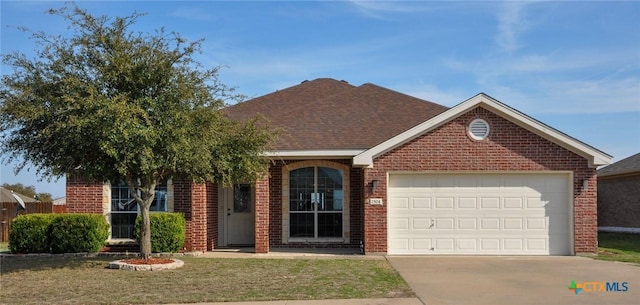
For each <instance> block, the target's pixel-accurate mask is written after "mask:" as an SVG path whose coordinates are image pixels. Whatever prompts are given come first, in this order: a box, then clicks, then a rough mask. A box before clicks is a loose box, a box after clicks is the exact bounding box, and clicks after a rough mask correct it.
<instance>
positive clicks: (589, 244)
mask: <svg viewBox="0 0 640 305" xmlns="http://www.w3.org/2000/svg"><path fill="white" fill-rule="evenodd" d="M476 118H482V119H484V120H485V121H487V122H488V123H489V125H490V128H491V133H490V135H489V137H488V138H487V139H485V140H482V141H476V140H472V139H471V138H470V137H469V136H468V135H467V126H468V124H469V123H470V122H471V121H472V120H474V119H476ZM389 171H417V172H419V171H442V172H447V171H451V172H453V171H478V172H480V171H493V172H500V171H504V172H508V171H572V172H573V190H574V191H573V200H574V201H573V214H574V219H575V220H574V234H575V244H574V249H575V252H576V253H595V252H596V251H597V210H596V192H597V180H596V171H595V169H593V168H589V166H588V162H587V160H586V159H585V158H583V157H581V156H578V155H576V154H574V153H573V152H570V151H568V150H566V149H564V148H562V147H560V146H558V145H556V144H554V143H552V142H550V141H548V140H546V139H544V138H542V137H540V136H537V135H535V134H533V133H531V132H529V131H528V130H526V129H524V128H522V127H520V126H518V125H516V124H514V123H512V122H510V121H508V120H505V119H503V118H502V117H500V116H498V115H496V114H494V113H492V112H490V111H488V110H486V109H483V108H480V107H478V108H475V109H472V110H471V111H469V112H467V113H465V114H462V115H460V116H458V117H456V118H454V119H453V120H451V121H449V122H447V123H446V124H444V125H442V126H440V127H438V128H436V129H435V130H432V131H430V132H428V133H426V134H424V135H422V136H420V137H418V138H416V139H413V140H411V141H409V142H407V143H405V144H403V145H401V146H399V147H397V148H395V149H393V150H392V151H390V152H387V153H386V154H383V155H382V156H380V157H378V158H376V159H375V160H374V165H373V168H368V169H365V174H364V185H365V186H369V185H371V183H372V181H373V180H377V181H378V187H377V188H376V190H375V192H368V193H367V196H366V198H365V201H366V200H368V199H369V198H372V197H376V198H387V192H386V189H387V172H389ZM585 179H586V180H587V181H588V187H587V189H585V190H583V184H584V182H583V181H584V180H585ZM364 219H365V222H364V232H365V236H364V240H365V251H366V253H386V252H387V205H386V204H385V205H382V206H375V205H365V207H364Z"/></svg>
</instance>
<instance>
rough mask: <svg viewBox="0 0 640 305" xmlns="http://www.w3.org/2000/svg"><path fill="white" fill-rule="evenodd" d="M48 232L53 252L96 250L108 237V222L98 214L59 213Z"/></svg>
mask: <svg viewBox="0 0 640 305" xmlns="http://www.w3.org/2000/svg"><path fill="white" fill-rule="evenodd" d="M50 234H51V235H50V236H51V251H52V252H53V253H76V252H98V251H100V248H102V246H103V245H104V243H105V241H106V240H107V238H108V237H109V224H108V223H107V220H106V219H105V218H104V216H102V215H99V214H61V215H60V216H59V217H56V218H55V219H54V220H53V222H52V223H51V230H50Z"/></svg>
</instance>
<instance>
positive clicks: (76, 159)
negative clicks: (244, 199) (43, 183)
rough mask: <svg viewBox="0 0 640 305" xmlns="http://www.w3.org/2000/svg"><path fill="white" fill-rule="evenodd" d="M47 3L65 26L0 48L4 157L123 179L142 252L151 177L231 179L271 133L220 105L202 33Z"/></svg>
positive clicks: (230, 95)
mask: <svg viewBox="0 0 640 305" xmlns="http://www.w3.org/2000/svg"><path fill="white" fill-rule="evenodd" d="M48 13H50V14H53V15H57V16H60V17H62V18H64V19H65V20H66V21H67V22H68V23H69V32H68V35H50V34H47V33H45V32H37V31H31V30H26V32H27V33H30V34H31V38H32V39H35V40H36V42H37V45H38V47H37V48H36V50H35V52H36V56H35V57H34V58H30V57H28V56H27V55H25V54H24V53H21V52H19V51H15V52H13V53H10V54H4V55H2V59H3V62H4V63H5V64H6V65H10V66H12V67H13V73H11V74H7V75H4V76H3V77H2V82H1V84H0V103H1V104H0V131H1V132H2V134H3V139H2V145H3V146H4V147H3V150H4V151H5V152H8V157H7V158H6V159H7V160H8V161H12V160H23V161H24V163H22V164H23V165H22V166H24V164H27V163H28V162H30V163H32V164H34V165H35V167H36V168H38V171H39V173H40V174H42V175H45V176H49V177H59V176H62V175H65V174H66V173H70V172H73V171H80V172H81V174H82V175H83V176H84V177H85V178H86V179H94V180H98V181H111V182H117V181H125V182H126V184H127V185H128V187H129V189H130V190H131V193H132V194H133V196H134V197H135V199H136V201H137V203H138V204H139V206H140V212H141V216H142V219H143V222H142V230H141V231H142V234H141V235H142V236H141V244H140V251H141V255H142V256H143V257H144V258H149V257H150V254H151V241H150V228H149V207H150V205H151V203H152V201H153V199H154V189H155V187H156V185H158V183H160V182H162V181H164V180H166V179H168V178H171V177H181V178H183V179H184V178H186V179H193V181H195V182H205V181H217V182H222V183H225V184H230V183H233V182H237V181H255V180H256V179H258V178H259V177H260V175H263V174H264V172H265V170H266V166H267V165H266V163H265V160H264V159H262V158H261V157H260V153H262V152H264V151H265V150H266V149H267V145H268V144H269V143H271V142H272V139H273V138H274V135H275V134H274V133H273V132H272V131H270V130H269V129H268V128H264V126H265V125H264V124H262V123H261V121H260V120H259V119H258V118H256V119H253V120H249V121H244V122H236V121H232V120H229V119H227V118H226V117H225V116H224V115H223V114H222V113H221V111H220V110H221V109H222V108H223V107H224V105H225V103H228V102H229V101H233V100H236V101H237V100H238V99H239V98H240V96H239V95H237V94H235V93H234V92H233V88H229V87H227V86H225V85H224V84H223V83H222V82H221V81H219V79H218V71H219V67H212V68H205V67H203V66H202V65H201V64H200V63H199V62H198V61H196V60H195V59H194V55H195V54H197V53H198V52H201V43H202V40H198V41H194V42H188V41H187V40H186V39H184V38H183V37H182V36H180V35H179V34H177V33H174V32H170V33H167V32H166V31H165V30H164V28H162V29H159V30H157V31H156V32H154V33H143V32H139V31H134V30H133V29H132V26H133V25H134V24H135V23H136V21H137V20H138V18H140V17H141V16H142V15H141V14H138V13H134V14H132V15H129V16H126V17H115V18H110V17H108V16H94V15H92V14H90V13H89V12H87V11H86V10H84V9H81V8H79V7H78V6H76V5H75V4H72V6H70V7H63V8H61V9H56V10H54V9H52V10H49V12H48ZM20 169H21V167H20V166H19V167H18V168H17V170H20Z"/></svg>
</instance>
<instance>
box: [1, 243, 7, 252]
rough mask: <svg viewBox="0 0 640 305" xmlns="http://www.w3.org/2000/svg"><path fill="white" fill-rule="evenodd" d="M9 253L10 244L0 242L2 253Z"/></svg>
mask: <svg viewBox="0 0 640 305" xmlns="http://www.w3.org/2000/svg"><path fill="white" fill-rule="evenodd" d="M2 252H9V243H8V242H0V253H2Z"/></svg>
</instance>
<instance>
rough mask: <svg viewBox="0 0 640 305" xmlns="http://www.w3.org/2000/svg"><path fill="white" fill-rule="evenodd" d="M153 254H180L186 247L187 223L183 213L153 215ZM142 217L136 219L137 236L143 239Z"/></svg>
mask: <svg viewBox="0 0 640 305" xmlns="http://www.w3.org/2000/svg"><path fill="white" fill-rule="evenodd" d="M149 221H150V223H151V252H155V253H158V252H178V251H180V249H181V248H182V246H183V245H184V240H185V238H186V237H185V236H186V222H185V220H184V215H182V214H181V213H151V214H149ZM141 227H142V215H138V217H137V218H136V225H135V229H134V230H135V231H134V232H135V235H136V237H137V238H138V241H140V239H141V236H142V234H141V232H140V229H141Z"/></svg>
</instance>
